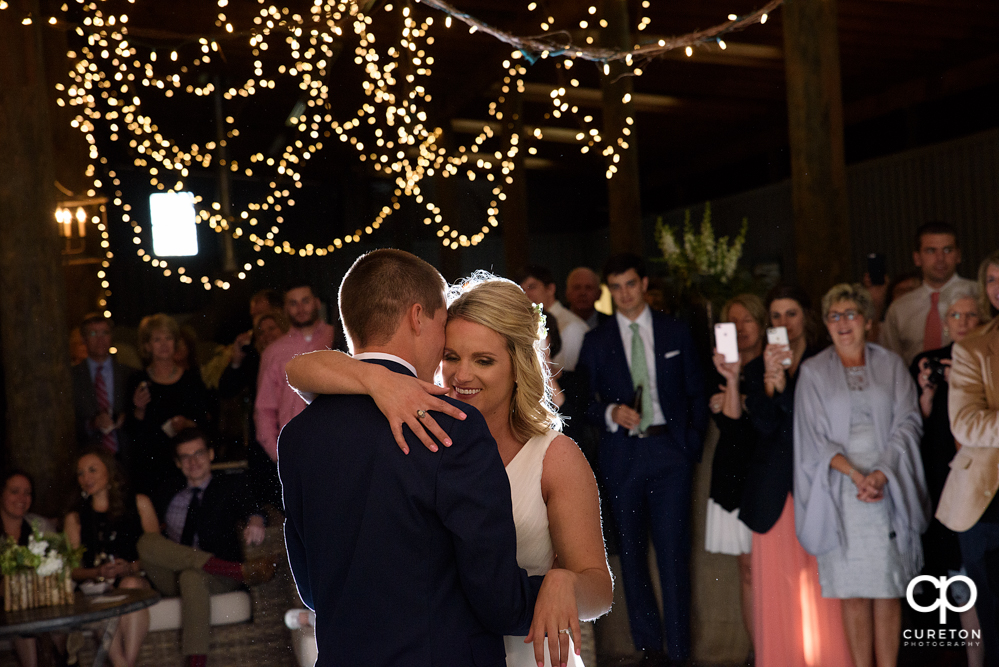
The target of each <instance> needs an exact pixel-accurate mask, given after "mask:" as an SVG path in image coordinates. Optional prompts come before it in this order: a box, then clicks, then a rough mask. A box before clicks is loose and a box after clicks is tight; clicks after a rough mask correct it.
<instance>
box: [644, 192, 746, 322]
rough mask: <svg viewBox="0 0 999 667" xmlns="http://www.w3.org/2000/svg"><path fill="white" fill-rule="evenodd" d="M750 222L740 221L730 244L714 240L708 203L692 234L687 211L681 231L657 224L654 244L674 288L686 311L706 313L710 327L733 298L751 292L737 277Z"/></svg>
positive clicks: (688, 210) (739, 274)
mask: <svg viewBox="0 0 999 667" xmlns="http://www.w3.org/2000/svg"><path fill="white" fill-rule="evenodd" d="M748 228H749V221H748V220H747V219H746V218H743V219H742V227H741V229H740V230H739V234H738V235H737V236H736V237H735V239H734V240H732V241H731V242H730V240H729V237H728V236H722V237H721V238H715V230H714V227H713V226H712V224H711V202H706V203H705V204H704V216H703V218H702V219H701V225H700V228H699V229H698V230H697V231H696V232H695V230H694V227H693V225H692V224H691V222H690V209H687V210H686V211H685V212H684V220H683V229H682V230H679V229H674V228H673V227H671V226H670V225H665V224H663V221H662V218H659V220H657V221H656V242H657V244H658V245H659V249H660V251H662V259H663V261H665V262H666V265H667V270H668V272H669V276H670V279H671V281H672V282H673V284H674V287H675V288H676V289H677V291H678V292H679V295H678V296H680V297H681V299H682V300H683V301H684V302H685V303H686V305H687V306H688V307H696V306H697V305H698V304H700V305H701V307H703V308H705V309H706V310H707V312H706V315H707V318H708V324H709V326H710V325H711V323H712V320H713V319H714V312H715V310H716V308H719V307H720V306H721V304H722V303H724V302H725V301H726V300H728V299H729V298H730V297H732V296H733V295H735V294H738V293H739V292H743V291H751V289H750V285H749V283H750V281H749V280H748V279H747V278H746V276H744V275H743V274H745V273H746V272H745V271H743V272H741V273H739V272H738V271H737V270H738V268H739V260H740V259H741V258H742V246H743V244H744V243H745V241H746V231H747V230H748Z"/></svg>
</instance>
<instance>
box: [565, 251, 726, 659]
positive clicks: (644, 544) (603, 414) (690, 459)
mask: <svg viewBox="0 0 999 667" xmlns="http://www.w3.org/2000/svg"><path fill="white" fill-rule="evenodd" d="M604 280H605V281H606V283H607V286H608V287H609V288H610V292H611V297H612V298H613V300H614V306H615V308H616V311H617V313H616V315H615V316H614V317H613V318H611V319H609V320H607V321H606V322H604V323H603V324H602V325H600V326H598V327H597V328H596V329H594V330H593V331H591V332H589V333H588V334H587V335H586V339H585V341H584V342H583V349H582V352H581V354H580V358H579V364H580V369H582V370H583V371H584V372H585V373H586V375H587V377H588V379H589V389H590V404H589V408H588V411H587V417H588V418H589V419H590V421H591V422H592V423H594V424H597V425H599V426H600V428H601V430H602V435H601V439H600V452H599V460H600V474H601V477H602V478H603V483H604V487H605V488H606V490H607V499H608V500H609V502H610V507H611V512H612V513H613V517H614V522H615V524H616V528H617V535H618V540H619V546H620V553H621V570H622V577H623V579H624V593H625V600H626V602H627V605H628V618H629V621H630V623H631V634H632V639H633V640H634V642H635V648H637V649H639V650H642V651H644V652H645V658H644V660H645V661H646V662H647V663H649V664H654V665H658V664H668V661H669V660H672V661H674V662H683V661H686V660H688V659H689V657H690V568H689V563H688V560H689V556H690V525H689V524H690V494H691V479H692V472H693V467H694V464H695V463H697V462H698V461H699V460H700V458H701V449H702V447H703V444H702V443H703V436H704V430H705V428H706V427H707V419H708V416H707V398H706V396H705V394H704V386H703V380H702V377H701V369H700V367H699V365H698V361H697V358H696V352H695V350H694V345H693V341H692V340H691V337H690V332H689V331H688V329H687V327H686V326H685V325H683V324H681V323H680V322H679V321H677V320H675V319H674V318H672V317H669V316H667V315H663V314H661V313H658V312H654V311H653V310H652V309H651V308H649V306H648V305H647V304H646V302H645V292H646V290H647V289H648V286H649V279H648V278H647V277H646V274H645V268H644V265H643V262H642V260H641V258H640V257H638V256H636V255H632V254H622V255H615V256H613V257H611V258H610V259H609V260H608V261H607V264H606V266H605V268H604ZM639 388H641V391H640V392H639ZM650 533H651V535H652V543H653V545H654V546H655V550H656V561H657V563H658V566H659V579H660V582H661V586H662V596H663V607H664V616H665V618H664V619H663V620H662V621H661V620H660V618H659V611H658V609H657V606H656V599H655V595H654V592H653V590H652V581H651V579H650V577H649V568H648V555H647V552H648V536H649V534H650ZM663 624H665V635H666V648H667V651H668V657H667V655H665V654H664V653H663Z"/></svg>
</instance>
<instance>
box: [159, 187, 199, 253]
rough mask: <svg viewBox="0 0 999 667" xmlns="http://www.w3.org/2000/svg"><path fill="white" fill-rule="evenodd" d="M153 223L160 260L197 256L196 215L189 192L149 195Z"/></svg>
mask: <svg viewBox="0 0 999 667" xmlns="http://www.w3.org/2000/svg"><path fill="white" fill-rule="evenodd" d="M149 213H150V217H151V219H152V223H153V253H154V254H156V255H157V256H159V257H180V256H190V255H197V254H198V226H197V223H196V222H195V220H196V216H197V214H196V213H195V210H194V195H193V194H192V193H190V192H157V193H155V194H151V195H149Z"/></svg>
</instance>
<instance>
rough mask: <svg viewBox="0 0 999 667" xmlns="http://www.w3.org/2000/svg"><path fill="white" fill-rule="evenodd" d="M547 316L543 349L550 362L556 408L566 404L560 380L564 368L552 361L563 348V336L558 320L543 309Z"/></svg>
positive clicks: (548, 380)
mask: <svg viewBox="0 0 999 667" xmlns="http://www.w3.org/2000/svg"><path fill="white" fill-rule="evenodd" d="M541 314H542V315H544V317H545V330H546V331H545V340H544V341H543V343H542V349H543V350H544V355H545V363H547V364H548V370H549V375H548V379H547V382H548V386H549V387H551V390H552V403H554V404H555V407H556V408H561V407H562V406H563V405H565V398H566V396H565V392H564V391H562V386H561V385H560V384H559V382H558V376H559V374H560V373H561V371H562V369H561V368H559V367H558V366H557V365H556V364H555V362H553V361H552V357H554V356H555V355H556V354H558V353H559V350H561V349H562V336H560V335H559V333H558V320H556V319H555V318H554V317H553V316H552V315H551V313H549V312H548V311H543V312H542V313H541Z"/></svg>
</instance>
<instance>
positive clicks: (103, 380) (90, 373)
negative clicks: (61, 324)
mask: <svg viewBox="0 0 999 667" xmlns="http://www.w3.org/2000/svg"><path fill="white" fill-rule="evenodd" d="M113 333H114V322H112V321H111V318H109V317H105V316H104V315H102V314H100V313H90V314H88V315H86V316H85V317H84V318H83V322H82V323H81V324H80V334H81V335H82V336H83V342H84V344H85V345H86V346H87V358H86V359H84V360H83V361H81V362H80V363H78V364H77V365H76V366H73V369H72V376H73V409H74V411H75V413H76V442H77V444H78V445H79V446H80V449H84V448H86V447H90V446H93V445H102V446H104V447H106V448H107V449H109V450H111V451H112V452H115V455H116V457H117V458H118V460H119V461H121V463H122V465H123V466H124V467H125V469H126V470H128V472H129V473H131V472H132V469H131V468H132V463H133V461H132V457H131V454H132V451H131V443H130V441H129V437H128V431H127V430H126V429H124V428H122V426H123V425H124V423H125V413H126V412H127V411H128V410H131V409H132V397H131V396H128V395H126V388H127V387H128V378H129V376H130V375H131V374H132V372H133V369H131V368H128V367H126V366H123V365H122V364H120V363H118V360H117V359H115V358H114V356H113V355H112V354H111V338H112V334H113Z"/></svg>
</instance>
